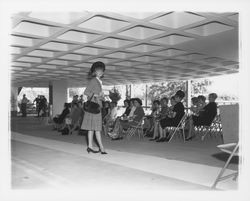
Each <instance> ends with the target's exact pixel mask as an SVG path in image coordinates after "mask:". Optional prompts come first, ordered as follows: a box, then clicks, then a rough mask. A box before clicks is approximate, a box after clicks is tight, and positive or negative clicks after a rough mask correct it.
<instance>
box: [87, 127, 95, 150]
mask: <svg viewBox="0 0 250 201" xmlns="http://www.w3.org/2000/svg"><path fill="white" fill-rule="evenodd" d="M93 135H94V131H88V147H89V148H91V149H93Z"/></svg>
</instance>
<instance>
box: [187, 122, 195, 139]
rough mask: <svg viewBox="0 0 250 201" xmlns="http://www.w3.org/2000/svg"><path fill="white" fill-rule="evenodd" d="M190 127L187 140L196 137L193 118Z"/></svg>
mask: <svg viewBox="0 0 250 201" xmlns="http://www.w3.org/2000/svg"><path fill="white" fill-rule="evenodd" d="M188 126H189V129H188V136H187V139H188V138H192V137H193V136H194V122H193V119H192V118H190V119H189V123H188Z"/></svg>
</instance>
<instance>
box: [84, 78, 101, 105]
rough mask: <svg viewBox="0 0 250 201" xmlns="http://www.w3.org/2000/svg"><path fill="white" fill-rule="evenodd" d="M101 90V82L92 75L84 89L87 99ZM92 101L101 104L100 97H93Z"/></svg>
mask: <svg viewBox="0 0 250 201" xmlns="http://www.w3.org/2000/svg"><path fill="white" fill-rule="evenodd" d="M101 92H102V84H101V83H100V82H99V80H98V79H97V78H95V77H94V78H92V79H91V80H90V81H89V83H88V85H87V87H86V89H85V91H84V94H85V95H86V96H88V100H89V99H90V98H91V96H92V95H93V94H95V95H99V94H100V93H101ZM92 101H93V102H97V103H98V104H99V105H100V106H102V99H101V98H96V97H93V98H92Z"/></svg>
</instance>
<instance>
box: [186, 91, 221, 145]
mask: <svg viewBox="0 0 250 201" xmlns="http://www.w3.org/2000/svg"><path fill="white" fill-rule="evenodd" d="M216 98H217V94H216V93H211V94H209V95H208V100H209V103H208V104H207V105H206V106H205V107H204V108H203V110H201V111H200V113H199V115H198V116H195V115H192V116H191V118H190V120H189V132H188V136H187V140H191V139H192V138H193V137H194V126H210V125H211V123H212V122H213V120H214V118H215V117H216V115H217V104H216V103H215V100H216Z"/></svg>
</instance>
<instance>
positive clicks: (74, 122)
mask: <svg viewBox="0 0 250 201" xmlns="http://www.w3.org/2000/svg"><path fill="white" fill-rule="evenodd" d="M79 105H80V103H77V102H74V103H72V109H71V112H70V114H69V118H70V119H71V123H70V125H69V133H70V134H72V133H73V132H74V130H75V129H76V128H77V127H79V128H80V123H81V122H80V121H81V117H82V112H83V110H82V108H81V107H79Z"/></svg>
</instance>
